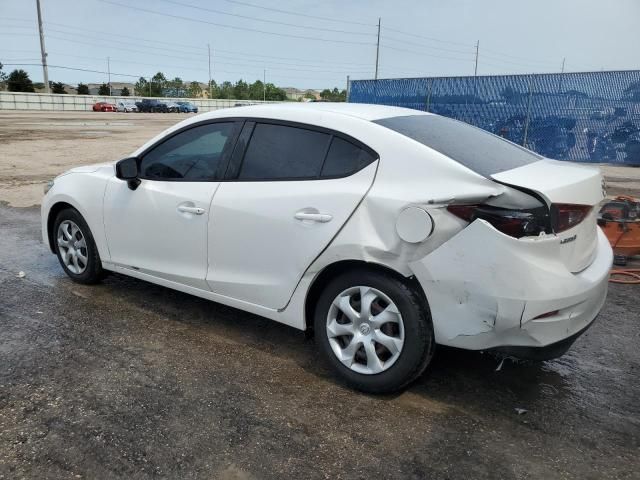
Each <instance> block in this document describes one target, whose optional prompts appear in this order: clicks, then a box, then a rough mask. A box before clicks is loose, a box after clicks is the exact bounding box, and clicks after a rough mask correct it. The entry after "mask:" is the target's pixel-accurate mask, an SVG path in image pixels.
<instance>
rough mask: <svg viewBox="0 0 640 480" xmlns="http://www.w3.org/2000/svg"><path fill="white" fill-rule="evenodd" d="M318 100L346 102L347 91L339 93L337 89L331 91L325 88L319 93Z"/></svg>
mask: <svg viewBox="0 0 640 480" xmlns="http://www.w3.org/2000/svg"><path fill="white" fill-rule="evenodd" d="M320 98H321V99H322V100H324V101H326V102H346V101H347V91H346V90H342V91H340V90H338V89H337V88H334V89H333V90H329V89H328V88H325V89H324V90H322V91H321V92H320Z"/></svg>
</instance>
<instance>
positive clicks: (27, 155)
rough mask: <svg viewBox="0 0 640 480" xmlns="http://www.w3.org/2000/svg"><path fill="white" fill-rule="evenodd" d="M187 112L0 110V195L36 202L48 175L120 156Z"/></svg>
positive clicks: (9, 199) (10, 199) (25, 202)
mask: <svg viewBox="0 0 640 480" xmlns="http://www.w3.org/2000/svg"><path fill="white" fill-rule="evenodd" d="M187 116H188V115H187V114H174V113H170V114H144V113H105V112H60V113H51V112H11V111H2V112H0V200H4V201H7V202H9V203H10V204H11V205H13V206H17V207H26V206H30V205H38V204H39V203H40V200H41V198H42V195H43V188H44V185H45V184H46V182H47V181H48V180H50V179H51V178H53V177H55V176H56V175H59V174H60V173H62V172H64V171H66V170H68V169H70V168H72V167H76V166H78V165H87V164H91V163H100V162H106V161H112V160H118V159H120V158H124V157H125V156H127V155H128V154H129V153H131V152H132V151H133V150H135V149H136V148H138V147H139V146H140V145H142V144H143V143H144V142H146V141H147V140H149V139H150V138H152V137H154V136H155V135H157V134H158V133H160V132H162V131H163V130H165V129H166V128H168V127H170V126H171V125H174V124H176V123H177V122H179V121H180V120H183V119H185V118H187Z"/></svg>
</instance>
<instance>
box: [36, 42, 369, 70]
mask: <svg viewBox="0 0 640 480" xmlns="http://www.w3.org/2000/svg"><path fill="white" fill-rule="evenodd" d="M49 38H54V39H56V40H62V41H65V42H70V43H75V44H81V45H82V44H89V45H96V46H101V47H107V48H109V49H111V50H116V51H123V52H138V53H143V54H147V55H148V54H149V52H145V51H143V50H135V49H130V48H126V49H125V48H123V47H113V46H112V45H104V44H100V43H94V42H87V41H85V40H82V41H80V40H71V39H68V38H63V37H58V36H56V35H49ZM141 48H152V47H147V46H142V47H141ZM153 55H156V56H162V57H168V58H177V59H180V60H183V61H184V60H187V61H193V62H198V61H202V62H204V57H206V54H204V55H202V60H198V59H193V58H185V57H180V56H176V55H166V54H159V53H155V52H153ZM194 55H195V54H194ZM217 57H220V58H227V59H232V60H233V59H234V58H233V57H228V56H225V55H218V56H217ZM114 60H115V59H114ZM245 61H247V62H259V63H260V64H262V65H264V63H266V62H264V61H262V60H251V59H245ZM136 63H138V62H136ZM217 63H219V64H221V65H234V66H249V67H254V65H251V64H246V63H236V62H224V61H223V62H217ZM280 63H281V62H273V61H271V62H268V64H269V65H278V64H280ZM284 65H291V64H284ZM294 66H295V65H294ZM303 66H304V65H303ZM275 70H285V71H297V72H310V73H325V72H326V73H346V72H347V71H349V72H352V73H368V72H369V70H366V71H362V70H354V69H344V70H327V69H326V68H324V67H322V66H306V68H302V69H300V68H288V67H286V66H285V67H281V66H277V67H275Z"/></svg>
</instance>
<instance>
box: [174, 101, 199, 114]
mask: <svg viewBox="0 0 640 480" xmlns="http://www.w3.org/2000/svg"><path fill="white" fill-rule="evenodd" d="M177 103H178V106H179V107H180V109H179V110H178V111H180V112H182V113H198V107H196V106H195V105H194V104H193V103H191V102H177Z"/></svg>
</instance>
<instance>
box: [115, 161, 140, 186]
mask: <svg viewBox="0 0 640 480" xmlns="http://www.w3.org/2000/svg"><path fill="white" fill-rule="evenodd" d="M116 178H119V179H120V180H125V181H126V182H127V185H128V187H129V188H130V189H131V190H135V189H136V188H138V185H140V183H141V182H140V179H139V178H138V158H137V157H129V158H123V159H122V160H120V161H119V162H118V163H116Z"/></svg>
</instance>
